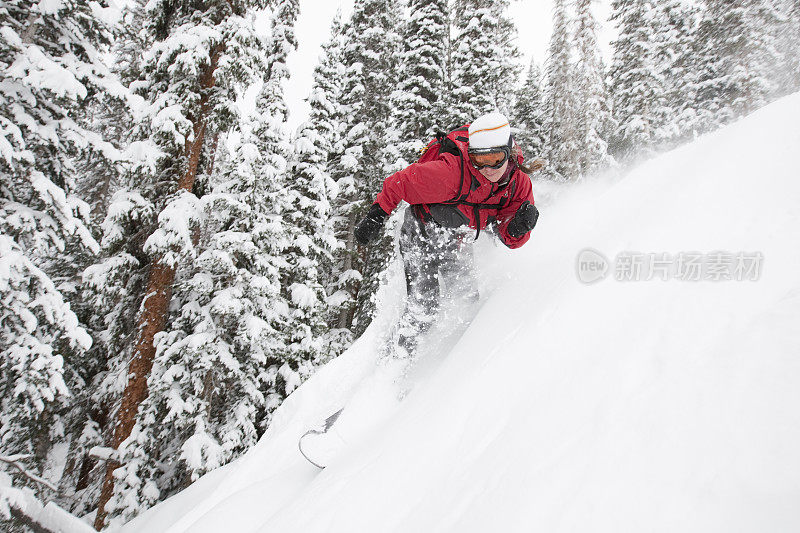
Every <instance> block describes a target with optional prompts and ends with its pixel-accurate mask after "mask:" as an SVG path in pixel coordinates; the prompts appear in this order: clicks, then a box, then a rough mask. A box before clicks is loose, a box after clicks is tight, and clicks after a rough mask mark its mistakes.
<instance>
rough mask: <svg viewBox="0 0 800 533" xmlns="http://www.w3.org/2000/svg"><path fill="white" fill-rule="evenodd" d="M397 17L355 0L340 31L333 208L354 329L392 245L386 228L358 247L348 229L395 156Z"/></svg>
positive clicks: (383, 5)
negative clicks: (340, 122) (339, 131)
mask: <svg viewBox="0 0 800 533" xmlns="http://www.w3.org/2000/svg"><path fill="white" fill-rule="evenodd" d="M399 22H400V12H399V8H398V6H397V4H396V3H395V2H391V1H389V0H358V1H356V3H355V6H354V8H353V14H352V17H351V19H350V20H349V21H348V22H347V24H346V25H345V28H344V32H343V33H344V41H345V43H347V44H346V47H345V48H344V50H343V64H344V65H345V67H346V71H345V77H344V85H343V95H342V104H343V106H344V108H345V111H346V122H345V124H344V129H343V135H342V148H343V153H342V156H341V158H340V159H339V162H338V165H337V168H336V169H335V170H334V174H335V175H336V176H339V178H338V180H337V183H338V184H339V189H340V195H339V197H338V199H337V202H336V204H337V205H336V216H337V217H340V220H342V221H343V225H344V228H343V229H344V231H343V233H344V236H343V240H344V241H345V243H346V244H345V246H346V247H345V249H344V251H343V254H344V264H345V266H344V268H343V269H342V270H343V272H342V275H341V278H340V283H341V284H343V285H346V286H349V287H350V288H351V290H352V291H353V292H352V293H351V294H352V297H353V300H354V302H355V304H354V307H353V308H352V309H351V310H349V311H347V312H345V313H343V314H344V315H345V316H346V317H347V318H348V320H347V322H348V323H347V324H346V327H352V328H353V332H354V334H355V335H356V336H358V335H360V334H361V333H362V332H363V331H364V330H365V329H366V327H367V326H368V325H369V323H370V321H371V319H372V315H373V312H374V309H375V304H374V302H373V297H374V294H375V291H376V290H377V288H378V285H379V283H380V280H381V276H382V275H383V272H384V271H385V269H386V266H387V265H388V263H389V261H390V260H391V257H392V250H393V246H392V239H391V238H390V237H389V236H388V233H387V236H386V237H385V238H384V239H382V240H381V242H379V243H378V244H376V245H373V246H370V247H368V248H367V249H363V250H359V249H358V248H357V247H356V244H355V239H354V238H353V230H354V229H355V224H356V222H357V221H358V220H359V219H360V218H361V216H363V214H364V213H366V211H367V209H368V208H369V205H370V203H371V202H372V200H373V198H374V196H375V194H376V193H377V191H378V190H380V187H381V185H382V183H383V180H384V179H385V178H386V176H387V175H388V174H389V173H390V172H391V171H392V170H393V169H394V168H395V163H396V161H397V155H398V153H397V150H396V147H395V143H396V140H397V137H396V130H395V129H394V128H393V124H391V118H392V117H393V114H392V112H391V108H390V99H389V95H390V93H391V88H392V87H393V83H394V81H393V80H394V79H395V76H396V56H397V54H396V50H397V49H398V46H399V35H398V33H397V28H399V27H400V24H399ZM389 229H390V228H389V227H388V226H387V231H388V230H389Z"/></svg>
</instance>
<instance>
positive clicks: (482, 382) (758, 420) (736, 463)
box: [123, 95, 800, 533]
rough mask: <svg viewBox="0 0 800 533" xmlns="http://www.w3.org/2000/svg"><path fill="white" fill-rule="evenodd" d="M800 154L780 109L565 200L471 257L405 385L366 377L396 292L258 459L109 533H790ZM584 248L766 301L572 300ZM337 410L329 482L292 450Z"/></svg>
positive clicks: (386, 373) (384, 296) (563, 194)
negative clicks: (458, 299) (700, 257)
mask: <svg viewBox="0 0 800 533" xmlns="http://www.w3.org/2000/svg"><path fill="white" fill-rule="evenodd" d="M799 149H800V95H792V96H790V97H787V98H784V99H782V100H780V101H779V102H776V103H774V104H772V105H770V106H768V107H767V108H764V109H762V110H760V111H758V112H756V113H754V114H753V115H752V116H750V117H748V118H746V119H744V120H741V121H740V122H738V123H736V124H733V125H731V126H729V127H727V128H724V129H722V130H720V131H718V132H716V133H714V134H711V135H708V136H705V137H703V138H701V139H698V140H697V141H696V142H694V143H692V144H690V145H687V146H685V147H682V148H680V149H678V150H675V151H672V152H670V153H668V154H665V155H663V156H660V157H658V158H656V159H653V160H651V161H649V162H647V163H645V164H642V165H641V166H639V167H637V168H636V169H634V170H633V171H632V172H630V173H629V174H628V175H627V176H625V177H624V178H623V179H621V180H601V179H598V180H595V181H592V182H587V183H583V184H579V185H577V186H573V187H570V188H569V189H568V190H565V191H555V192H556V193H559V194H556V195H555V196H554V198H552V199H551V200H550V201H549V202H546V205H542V207H541V211H542V216H541V218H540V220H539V224H538V226H537V228H536V229H535V230H534V235H533V237H532V239H531V241H530V242H529V243H528V244H527V245H526V246H525V247H523V248H522V249H520V250H515V251H511V250H506V249H504V248H502V247H497V246H495V245H493V244H492V243H491V242H489V241H488V240H482V241H481V242H479V243H478V244H479V246H478V252H479V253H478V257H477V262H478V266H479V268H480V271H481V279H482V283H483V287H482V289H483V293H484V297H483V299H482V300H481V302H480V303H479V304H477V306H476V307H475V308H474V309H472V310H467V311H464V312H462V313H455V312H453V310H450V312H448V313H447V318H446V319H443V321H442V324H441V325H440V327H439V328H438V329H437V330H436V331H434V333H433V334H432V335H431V336H430V338H428V339H427V341H426V342H427V344H426V349H425V350H424V352H423V354H422V355H421V357H420V361H419V363H418V364H417V365H416V366H415V367H414V368H412V369H411V371H410V372H409V373H408V375H407V376H406V377H405V378H403V379H401V380H399V383H397V384H395V383H394V382H393V376H394V375H395V373H396V368H395V367H394V366H393V365H377V366H376V357H375V354H376V353H377V349H376V348H377V343H379V342H380V339H381V336H382V335H383V334H384V331H386V329H387V327H388V325H389V324H390V323H391V322H392V321H393V320H394V319H396V317H397V313H398V312H399V308H400V303H399V302H400V298H401V293H402V287H401V282H400V276H398V273H399V271H397V272H395V275H394V276H393V278H392V281H391V282H390V283H389V285H388V286H387V287H385V288H384V289H383V291H382V293H381V302H382V306H381V313H380V316H379V317H378V319H377V320H376V322H375V323H374V324H373V325H372V326H371V327H370V328H369V330H368V331H367V333H366V334H365V335H364V336H363V337H362V338H361V339H359V340H358V341H357V342H356V343H355V344H354V345H353V347H352V348H351V349H350V350H348V351H347V352H346V353H345V354H343V355H342V356H341V357H339V358H338V359H336V360H334V361H332V362H331V363H330V364H328V365H327V366H326V367H324V368H323V369H321V370H320V371H319V373H318V374H316V375H315V376H314V377H313V378H312V379H310V380H309V381H308V382H306V383H305V384H303V385H302V386H301V387H300V388H299V389H298V390H297V391H296V392H295V393H294V394H292V395H291V397H290V398H289V399H288V400H287V401H286V402H285V403H284V405H283V406H282V407H281V408H280V409H279V411H278V413H277V415H276V417H275V422H274V423H273V425H272V427H271V428H270V430H269V431H268V432H267V434H266V435H265V436H264V438H263V439H262V440H261V442H260V443H259V444H258V446H257V447H255V448H254V449H253V450H251V451H250V452H249V453H248V454H247V455H246V456H244V457H243V458H241V459H240V460H238V461H236V462H235V463H233V464H231V465H228V466H227V467H224V468H222V469H219V470H217V471H215V472H212V473H211V474H208V475H207V476H205V477H203V478H202V479H200V480H199V481H198V482H196V483H195V484H194V485H192V486H191V487H190V488H188V489H187V490H185V491H184V492H183V493H181V494H179V495H177V496H175V497H173V498H170V499H169V500H167V501H166V502H164V503H162V504H160V505H159V506H157V507H155V508H154V509H152V510H150V511H149V512H147V513H145V514H143V515H142V516H140V517H138V518H137V519H135V520H134V521H132V522H131V523H129V524H128V525H126V526H125V527H124V528H123V531H125V532H132V531H169V532H174V533H178V532H183V531H191V532H206V531H208V532H214V531H237V532H248V531H263V532H290V531H297V532H309V533H310V532H317V531H319V532H328V531H347V532H353V531H359V532H360V531H365V532H366V531H369V532H375V531H381V532H383V531H387V532H388V531H402V532H406V531H426V532H427V531H454V532H455V531H458V532H464V531H546V532H558V531H594V532H597V531H609V532H610V531H613V532H625V531H630V532H641V531H648V532H658V531H665V532H666V531H670V532H672V531H681V532H686V531H702V532H710V531H720V532H723V531H724V532H726V533H730V532H735V531H748V532H763V531H770V532H772V533H774V532H780V531H787V532H788V531H798V530H800V505H798V502H800V327H798V324H800V171H798V170H797V169H798V164H797V161H796V158H797V156H798V150H799ZM538 192H540V191H539V190H538V189H537V188H536V186H534V193H535V194H537V193H538ZM541 197H542V195H539V198H540V203H541ZM482 239H483V238H482ZM587 247H591V248H593V249H595V250H597V251H599V252H601V253H603V254H604V255H605V256H606V257H608V258H610V259H613V258H614V257H615V256H616V255H617V254H618V253H620V252H625V251H628V252H631V251H632V252H643V253H645V252H652V253H660V252H666V253H670V254H678V253H680V252H694V251H699V252H703V253H709V252H713V251H728V252H732V253H736V252H747V253H751V252H760V253H761V254H762V255H763V262H762V263H761V276H760V279H758V280H757V281H717V282H714V281H695V282H692V281H679V280H675V279H672V280H669V281H661V280H660V279H652V280H649V281H627V282H623V281H617V280H616V279H614V272H613V268H612V272H610V274H609V278H608V279H605V280H603V281H600V282H598V283H596V284H592V285H586V284H583V283H581V282H580V281H579V280H578V277H577V275H576V257H577V255H578V253H579V252H580V251H581V250H582V249H584V248H587ZM612 266H613V265H612ZM472 315H475V316H474V319H472ZM459 319H460V320H459ZM398 391H402V392H403V393H404V394H405V396H404V399H403V400H402V401H398V400H397V396H398ZM348 401H349V405H348V408H347V409H346V410H345V413H348V411H349V417H350V422H349V424H350V425H351V426H352V427H356V428H357V429H359V430H360V431H356V432H354V433H353V435H356V433H360V434H359V435H358V436H357V437H354V438H353V442H352V443H351V445H350V446H349V447H348V448H346V449H345V450H344V451H343V452H342V453H341V454H340V455H339V456H337V457H336V458H335V460H334V461H333V462H332V463H331V464H330V466H329V467H328V468H327V469H325V470H324V471H320V470H319V469H317V468H316V467H314V466H312V465H310V464H309V463H307V462H306V461H305V460H304V459H303V458H302V457H301V455H300V454H299V452H298V450H297V439H298V437H299V436H300V435H301V434H302V433H303V432H304V431H305V430H306V429H308V428H309V427H311V426H313V425H315V424H317V423H319V422H321V421H322V420H324V419H325V418H326V417H327V416H328V415H329V414H331V413H332V412H334V411H336V410H337V409H338V408H339V407H340V406H341V405H344V404H345V403H348ZM343 416H345V415H343Z"/></svg>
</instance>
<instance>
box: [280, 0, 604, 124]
mask: <svg viewBox="0 0 800 533" xmlns="http://www.w3.org/2000/svg"><path fill="white" fill-rule="evenodd" d="M552 5H553V2H552V0H512V3H511V8H510V10H509V15H510V16H511V18H512V19H513V20H514V22H515V23H516V24H517V28H518V35H519V39H518V42H517V46H518V47H519V49H520V51H521V52H522V54H523V56H524V64H525V65H527V64H528V63H529V62H530V60H531V58H533V59H535V60H536V61H537V62H538V63H540V64H541V63H542V62H543V61H544V59H545V54H546V51H547V43H548V41H549V40H550V28H551V26H552V12H551V9H552ZM352 6H353V0H300V17H299V18H298V20H297V26H296V32H297V39H298V49H297V51H296V52H294V53H293V54H291V55H290V56H289V59H288V64H289V65H288V66H289V71H290V72H291V73H292V76H291V79H290V80H289V82H288V83H287V85H286V97H287V103H288V106H289V111H290V117H289V125H290V127H291V129H292V130H294V129H296V128H297V126H299V125H300V124H301V123H302V122H303V121H304V120H305V119H306V118H308V112H309V108H308V105H307V104H306V103H305V102H304V99H305V98H306V97H307V96H308V94H309V92H310V91H311V83H312V81H313V73H314V67H315V66H316V64H317V60H318V58H319V55H320V53H321V48H320V47H321V45H322V43H324V42H325V41H326V40H327V39H328V37H329V36H330V26H331V21H332V20H333V17H334V16H335V14H336V11H337V9H339V8H341V9H342V12H343V14H344V15H347V14H349V13H350V11H351V10H352ZM595 10H596V11H595V13H596V15H597V19H598V21H599V22H600V25H601V30H600V34H599V36H598V40H599V41H600V47H601V49H602V51H603V55H604V56H605V57H606V59H607V60H608V58H609V42H610V41H611V39H612V38H613V29H612V28H611V27H610V25H609V23H608V22H607V19H608V15H609V13H610V0H598V1H597V5H596V7H595Z"/></svg>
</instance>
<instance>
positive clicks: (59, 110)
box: [0, 0, 125, 497]
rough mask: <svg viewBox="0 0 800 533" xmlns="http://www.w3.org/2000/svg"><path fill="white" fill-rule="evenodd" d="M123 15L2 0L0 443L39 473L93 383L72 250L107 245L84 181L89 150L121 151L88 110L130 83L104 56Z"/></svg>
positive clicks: (105, 155)
mask: <svg viewBox="0 0 800 533" xmlns="http://www.w3.org/2000/svg"><path fill="white" fill-rule="evenodd" d="M118 17H119V10H118V9H117V8H116V7H115V6H114V5H110V3H109V2H106V1H102V0H101V1H99V2H95V3H93V4H91V5H90V4H88V3H86V2H80V1H75V0H60V1H52V2H35V1H29V0H20V1H16V2H2V3H0V20H2V28H0V264H2V265H3V268H2V269H0V270H2V273H0V323H1V324H2V326H0V392H1V393H2V400H0V451H2V453H3V454H9V455H12V454H29V455H30V456H31V458H30V459H29V461H30V462H29V463H28V465H27V466H28V468H29V469H30V470H31V471H32V472H34V473H36V474H41V473H42V472H43V470H44V469H45V467H46V463H47V461H48V458H49V454H50V453H51V451H52V450H53V449H54V447H55V446H61V445H62V444H64V443H68V442H69V441H70V440H71V439H72V438H73V435H72V434H71V432H72V431H73V430H74V427H73V418H72V415H74V413H75V412H76V411H78V410H80V409H81V407H79V406H78V405H77V404H76V403H75V393H76V392H79V391H80V390H81V389H82V388H83V387H85V385H86V384H85V382H84V377H85V375H86V374H85V373H84V372H83V370H84V369H85V366H86V363H87V361H86V358H85V350H86V349H88V348H89V347H90V346H91V344H92V339H91V337H90V336H89V335H88V334H87V332H86V330H85V328H84V326H83V325H82V324H80V323H79V321H78V318H77V316H76V314H75V308H76V305H75V303H76V302H75V292H74V291H73V289H72V288H73V287H74V286H75V281H76V280H75V276H76V274H77V266H76V265H74V264H73V261H72V260H73V259H75V258H77V257H81V258H85V257H88V256H90V255H92V254H95V253H96V252H97V250H98V248H99V246H98V243H97V242H96V241H95V239H94V238H93V236H92V234H91V232H90V230H89V228H88V226H87V221H88V219H89V205H88V204H87V203H86V202H85V201H83V200H82V199H81V198H79V196H77V195H76V191H79V190H80V183H79V182H80V178H81V173H80V169H81V168H82V163H83V162H84V161H85V160H86V158H87V157H90V156H95V157H97V158H99V159H102V160H103V161H107V160H114V159H117V158H118V157H119V154H118V152H117V150H116V149H115V147H114V146H113V145H112V144H110V143H109V142H108V140H107V138H106V137H105V135H104V134H100V133H97V132H96V131H95V130H94V129H93V128H92V124H91V123H90V122H91V116H90V115H89V114H88V113H87V110H89V109H92V108H93V107H94V106H95V105H96V103H97V102H98V101H100V100H102V99H104V98H108V97H111V96H116V97H123V96H124V93H125V91H124V90H122V88H121V86H120V85H119V84H118V83H117V82H116V78H115V76H114V75H113V74H112V73H111V72H110V71H109V70H108V68H107V66H106V65H105V63H104V60H103V57H104V54H105V53H106V52H107V51H108V48H109V45H110V43H111V42H112V40H113V25H114V24H115V22H116V21H117V19H118ZM14 475H15V476H16V474H14ZM18 481H19V482H20V483H21V484H28V483H29V480H27V479H26V478H19V479H18ZM49 496H50V497H53V496H56V495H52V494H51V495H49Z"/></svg>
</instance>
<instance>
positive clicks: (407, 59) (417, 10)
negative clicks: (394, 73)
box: [392, 0, 450, 167]
mask: <svg viewBox="0 0 800 533" xmlns="http://www.w3.org/2000/svg"><path fill="white" fill-rule="evenodd" d="M408 9H409V12H410V15H409V19H408V20H407V21H406V22H405V24H404V26H403V32H402V41H401V55H400V59H399V64H398V74H399V75H398V79H399V83H398V86H397V90H396V91H395V92H394V93H393V94H392V101H393V103H394V113H395V115H396V117H397V119H396V127H397V129H398V133H399V138H400V148H401V156H402V158H403V160H402V162H401V163H400V164H399V166H401V167H404V166H406V165H407V164H408V163H411V162H413V161H414V160H415V159H416V158H417V157H418V156H419V150H420V149H421V148H422V147H423V146H425V145H426V143H427V140H428V139H430V138H432V137H433V135H434V134H435V133H436V132H437V131H441V130H444V129H446V128H448V127H449V126H450V125H449V124H447V123H443V119H445V117H443V116H441V111H442V106H443V104H444V99H445V98H446V96H447V95H446V93H445V91H446V83H445V82H446V79H445V74H446V72H445V69H446V63H445V61H446V59H447V56H446V55H445V54H443V53H442V52H443V51H444V50H446V49H447V46H448V33H449V25H448V20H447V16H448V8H447V0H411V1H410V2H409V5H408Z"/></svg>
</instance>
